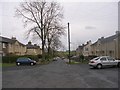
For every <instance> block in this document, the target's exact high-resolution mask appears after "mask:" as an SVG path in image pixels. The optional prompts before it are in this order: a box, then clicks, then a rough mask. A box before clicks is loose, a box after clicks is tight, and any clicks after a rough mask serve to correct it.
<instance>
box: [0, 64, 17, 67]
mask: <svg viewBox="0 0 120 90" xmlns="http://www.w3.org/2000/svg"><path fill="white" fill-rule="evenodd" d="M15 65H16V64H15V63H0V67H11V66H15Z"/></svg>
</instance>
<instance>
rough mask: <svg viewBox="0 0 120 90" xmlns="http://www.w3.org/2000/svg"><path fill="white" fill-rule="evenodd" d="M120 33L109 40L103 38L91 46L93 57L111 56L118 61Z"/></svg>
mask: <svg viewBox="0 0 120 90" xmlns="http://www.w3.org/2000/svg"><path fill="white" fill-rule="evenodd" d="M118 37H120V33H119V32H118V31H117V32H116V34H115V35H112V36H109V37H107V38H104V37H101V38H100V39H98V40H97V41H96V42H95V43H93V44H92V45H91V51H92V55H96V56H103V55H104V56H111V57H114V58H116V59H118V58H120V55H119V53H120V49H119V48H118V47H119V46H120V42H119V40H118Z"/></svg>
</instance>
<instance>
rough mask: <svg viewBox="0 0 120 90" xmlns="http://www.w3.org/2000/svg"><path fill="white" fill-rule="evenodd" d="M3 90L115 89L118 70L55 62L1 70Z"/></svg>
mask: <svg viewBox="0 0 120 90" xmlns="http://www.w3.org/2000/svg"><path fill="white" fill-rule="evenodd" d="M2 75H3V77H2V79H3V81H2V85H3V88H117V87H118V69H117V68H105V69H101V70H98V69H90V67H89V66H88V65H87V64H75V65H68V64H66V63H65V61H64V60H61V59H60V60H57V61H54V62H52V63H50V64H48V65H36V66H19V67H17V66H16V67H9V68H3V73H2Z"/></svg>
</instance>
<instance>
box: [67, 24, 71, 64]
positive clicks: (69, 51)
mask: <svg viewBox="0 0 120 90" xmlns="http://www.w3.org/2000/svg"><path fill="white" fill-rule="evenodd" d="M68 48H69V63H71V60H70V29H69V23H68Z"/></svg>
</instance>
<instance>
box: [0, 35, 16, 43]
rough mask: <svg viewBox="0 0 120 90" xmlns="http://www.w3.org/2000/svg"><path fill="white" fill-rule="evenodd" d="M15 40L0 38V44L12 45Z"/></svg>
mask: <svg viewBox="0 0 120 90" xmlns="http://www.w3.org/2000/svg"><path fill="white" fill-rule="evenodd" d="M15 41H16V40H12V39H9V38H6V37H2V36H0V42H5V43H14V42H15Z"/></svg>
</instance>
